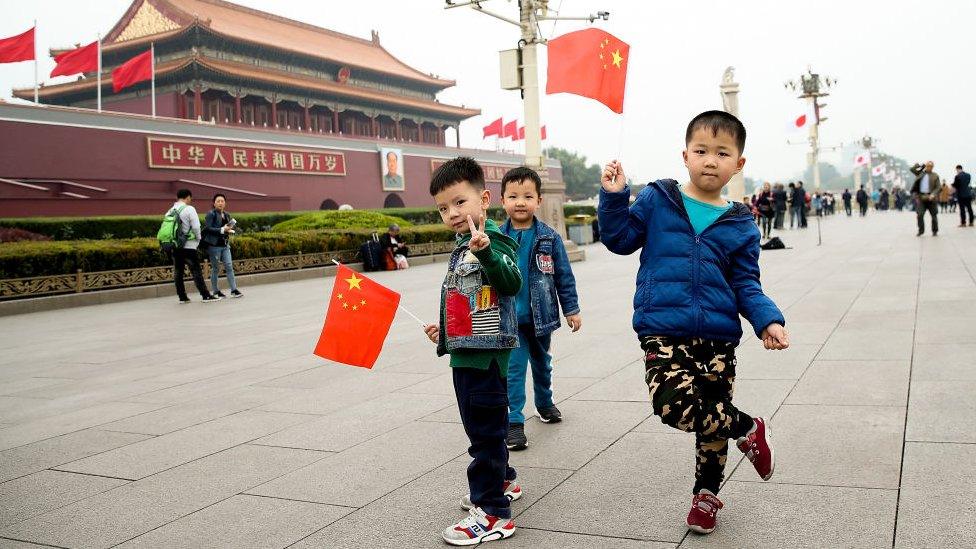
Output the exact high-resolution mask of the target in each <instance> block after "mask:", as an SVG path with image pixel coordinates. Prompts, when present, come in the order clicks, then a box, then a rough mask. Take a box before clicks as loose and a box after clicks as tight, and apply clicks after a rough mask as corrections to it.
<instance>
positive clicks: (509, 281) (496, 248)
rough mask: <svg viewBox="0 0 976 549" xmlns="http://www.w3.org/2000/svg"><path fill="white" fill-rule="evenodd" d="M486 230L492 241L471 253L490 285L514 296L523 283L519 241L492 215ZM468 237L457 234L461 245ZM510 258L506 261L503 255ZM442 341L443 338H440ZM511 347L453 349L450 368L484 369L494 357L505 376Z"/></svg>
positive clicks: (467, 235)
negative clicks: (500, 226)
mask: <svg viewBox="0 0 976 549" xmlns="http://www.w3.org/2000/svg"><path fill="white" fill-rule="evenodd" d="M485 232H486V233H487V234H488V238H489V240H490V241H491V245H490V246H489V247H487V248H485V249H484V250H479V251H477V252H474V256H475V257H477V258H478V261H479V262H481V268H482V271H483V272H484V273H485V276H487V277H488V281H489V282H490V283H491V286H492V287H493V288H495V290H496V291H498V293H499V294H501V295H504V296H514V295H516V294H517V293H518V291H519V289H520V288H521V287H522V275H521V273H519V269H518V243H517V242H515V240H513V239H512V238H510V237H509V236H507V235H505V234H504V233H502V232H501V231H500V230H499V229H498V224H497V223H495V222H494V221H492V220H491V219H489V220H487V221H486V222H485ZM469 240H471V234H470V233H466V234H460V235H458V237H457V245H458V246H463V245H465V244H467V243H468V241H469ZM506 256H507V257H508V258H509V261H505V259H504V258H505V257H506ZM444 315H445V310H444V303H443V302H442V303H441V326H440V337H441V338H446V337H447V333H446V332H445V329H446V328H445V326H446V325H447V319H446V318H445V316H444ZM442 341H444V340H443V339H442ZM511 352H512V350H511V349H497V350H494V349H493V350H486V351H481V350H479V351H475V350H471V351H467V350H461V351H454V352H453V353H451V367H452V368H478V369H479V370H487V369H488V368H490V367H491V362H492V360H494V361H495V362H497V363H498V369H499V372H500V373H501V375H502V376H503V377H508V355H509V354H511Z"/></svg>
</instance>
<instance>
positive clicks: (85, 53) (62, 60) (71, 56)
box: [51, 42, 98, 76]
mask: <svg viewBox="0 0 976 549" xmlns="http://www.w3.org/2000/svg"><path fill="white" fill-rule="evenodd" d="M54 62H55V63H57V66H55V67H54V70H52V71H51V76H70V75H72V74H78V73H80V72H95V71H97V70H98V42H92V43H91V44H88V45H87V46H82V47H80V48H76V49H73V50H71V51H66V52H63V53H60V54H58V55H57V56H56V57H55V58H54Z"/></svg>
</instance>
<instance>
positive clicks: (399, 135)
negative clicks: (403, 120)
mask: <svg viewBox="0 0 976 549" xmlns="http://www.w3.org/2000/svg"><path fill="white" fill-rule="evenodd" d="M395 122H396V138H397V141H403V131H402V130H401V129H400V121H399V120H396V121H395Z"/></svg>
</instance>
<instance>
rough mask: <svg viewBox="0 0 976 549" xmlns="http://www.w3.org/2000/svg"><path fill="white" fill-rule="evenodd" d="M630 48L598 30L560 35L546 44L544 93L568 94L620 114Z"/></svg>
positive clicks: (622, 109)
mask: <svg viewBox="0 0 976 549" xmlns="http://www.w3.org/2000/svg"><path fill="white" fill-rule="evenodd" d="M629 58H630V46H629V45H627V43H625V42H623V41H622V40H620V39H619V38H617V37H616V36H614V35H612V34H610V33H608V32H604V31H602V30H599V29H586V30H581V31H576V32H571V33H568V34H564V35H562V36H560V37H558V38H555V39H553V40H550V41H549V71H548V79H547V81H546V93H547V94H552V93H572V94H576V95H582V96H584V97H589V98H591V99H596V100H597V101H599V102H601V103H603V104H604V105H606V106H607V107H610V110H612V111H613V112H615V113H623V112H624V88H625V87H626V84H627V62H628V60H629Z"/></svg>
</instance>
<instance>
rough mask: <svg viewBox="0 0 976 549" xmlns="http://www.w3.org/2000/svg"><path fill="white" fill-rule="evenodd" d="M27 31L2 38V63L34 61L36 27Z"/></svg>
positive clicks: (0, 44) (0, 45) (0, 59)
mask: <svg viewBox="0 0 976 549" xmlns="http://www.w3.org/2000/svg"><path fill="white" fill-rule="evenodd" d="M35 28H36V26H35V27H31V29H30V30H28V31H27V32H23V33H20V34H18V35H17V36H11V37H9V38H0V63H16V62H18V61H34V57H35V55H34V29H35Z"/></svg>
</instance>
